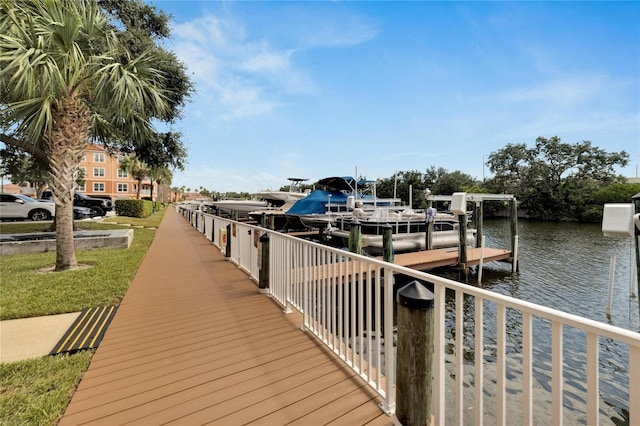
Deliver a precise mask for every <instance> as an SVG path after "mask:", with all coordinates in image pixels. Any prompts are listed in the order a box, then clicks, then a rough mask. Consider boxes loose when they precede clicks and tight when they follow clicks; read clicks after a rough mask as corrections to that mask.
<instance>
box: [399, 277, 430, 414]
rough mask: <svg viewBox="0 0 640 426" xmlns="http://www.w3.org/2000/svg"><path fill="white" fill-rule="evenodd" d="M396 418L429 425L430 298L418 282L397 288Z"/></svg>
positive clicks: (428, 292) (426, 290)
mask: <svg viewBox="0 0 640 426" xmlns="http://www.w3.org/2000/svg"><path fill="white" fill-rule="evenodd" d="M396 300H397V304H398V352H397V368H396V417H397V418H398V420H399V421H400V423H401V424H403V425H431V389H432V383H433V377H432V376H433V374H432V370H433V335H434V326H433V301H434V296H433V293H432V292H431V291H429V290H428V289H427V288H425V287H424V286H423V285H422V284H420V283H419V282H418V281H412V282H411V283H409V284H407V285H406V286H404V287H402V288H401V289H400V290H398V295H397V296H396Z"/></svg>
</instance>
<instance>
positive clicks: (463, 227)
mask: <svg viewBox="0 0 640 426" xmlns="http://www.w3.org/2000/svg"><path fill="white" fill-rule="evenodd" d="M458 232H459V236H460V244H459V245H460V247H459V253H458V254H459V262H458V263H459V264H460V266H462V268H463V269H464V272H465V276H466V275H467V272H468V268H467V215H466V214H461V215H458Z"/></svg>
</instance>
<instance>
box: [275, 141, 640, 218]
mask: <svg viewBox="0 0 640 426" xmlns="http://www.w3.org/2000/svg"><path fill="white" fill-rule="evenodd" d="M628 162H629V154H628V153H626V152H625V151H620V152H606V151H605V150H603V149H601V148H598V147H596V146H594V145H593V144H592V143H591V142H590V141H582V142H578V143H573V144H571V143H564V142H562V141H561V140H560V138H559V137H557V136H553V137H550V138H544V137H539V138H537V139H536V141H535V144H534V145H533V146H531V147H529V146H527V145H526V144H524V143H518V144H507V145H506V146H505V147H504V148H502V149H499V150H497V151H495V152H492V153H491V154H490V155H489V156H488V158H487V162H486V165H487V166H488V167H489V171H490V172H491V173H492V176H491V177H489V178H487V179H484V180H477V179H475V178H474V177H473V176H471V175H468V174H466V173H463V172H461V171H458V170H456V171H449V170H447V169H445V168H443V167H436V166H430V167H428V168H427V169H426V170H425V171H424V172H420V171H418V170H411V171H399V172H396V173H394V174H393V176H391V177H388V178H381V179H377V181H376V194H377V196H379V197H393V196H394V195H395V196H397V197H398V198H400V199H402V200H403V201H404V202H405V203H408V201H409V189H410V188H411V191H412V194H411V198H412V202H413V206H412V207H414V208H422V207H425V206H426V201H425V198H424V190H425V189H427V188H428V189H429V190H430V191H431V193H432V194H437V195H451V194H453V193H454V192H472V193H490V194H512V195H515V197H516V199H517V200H518V206H519V210H520V211H521V212H522V213H524V214H525V215H526V217H528V218H531V219H540V220H552V221H580V222H599V221H601V220H602V211H603V206H604V204H605V203H628V202H630V201H631V197H632V196H633V195H635V194H637V193H640V184H633V183H627V181H626V178H625V177H624V176H621V175H618V174H616V173H615V168H616V167H617V166H619V167H624V166H626V165H628ZM312 186H313V185H310V186H309V187H312ZM282 190H286V188H285V187H283V188H282ZM492 204H494V203H492ZM499 207H500V206H496V205H488V206H485V209H487V210H489V211H488V212H487V213H488V214H489V215H490V214H491V209H492V208H493V209H496V208H499Z"/></svg>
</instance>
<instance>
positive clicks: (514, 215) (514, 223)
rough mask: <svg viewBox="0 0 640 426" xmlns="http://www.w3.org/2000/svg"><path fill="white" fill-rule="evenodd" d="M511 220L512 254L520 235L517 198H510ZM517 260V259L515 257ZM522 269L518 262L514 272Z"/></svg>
mask: <svg viewBox="0 0 640 426" xmlns="http://www.w3.org/2000/svg"><path fill="white" fill-rule="evenodd" d="M509 221H510V224H511V254H512V256H513V255H514V253H515V252H516V244H517V238H516V237H517V235H518V205H517V202H516V199H515V198H514V199H512V200H509ZM514 260H515V259H514ZM519 271H520V265H517V264H516V268H515V271H514V272H519Z"/></svg>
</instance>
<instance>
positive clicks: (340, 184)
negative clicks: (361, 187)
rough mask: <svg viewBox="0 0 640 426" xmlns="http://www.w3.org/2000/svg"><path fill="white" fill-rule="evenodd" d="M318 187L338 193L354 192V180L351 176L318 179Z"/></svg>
mask: <svg viewBox="0 0 640 426" xmlns="http://www.w3.org/2000/svg"><path fill="white" fill-rule="evenodd" d="M318 185H322V186H326V187H328V188H331V189H335V190H338V191H349V192H353V191H355V187H356V180H355V179H354V178H352V177H351V176H342V177H339V176H334V177H328V178H324V179H320V180H319V181H318Z"/></svg>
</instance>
